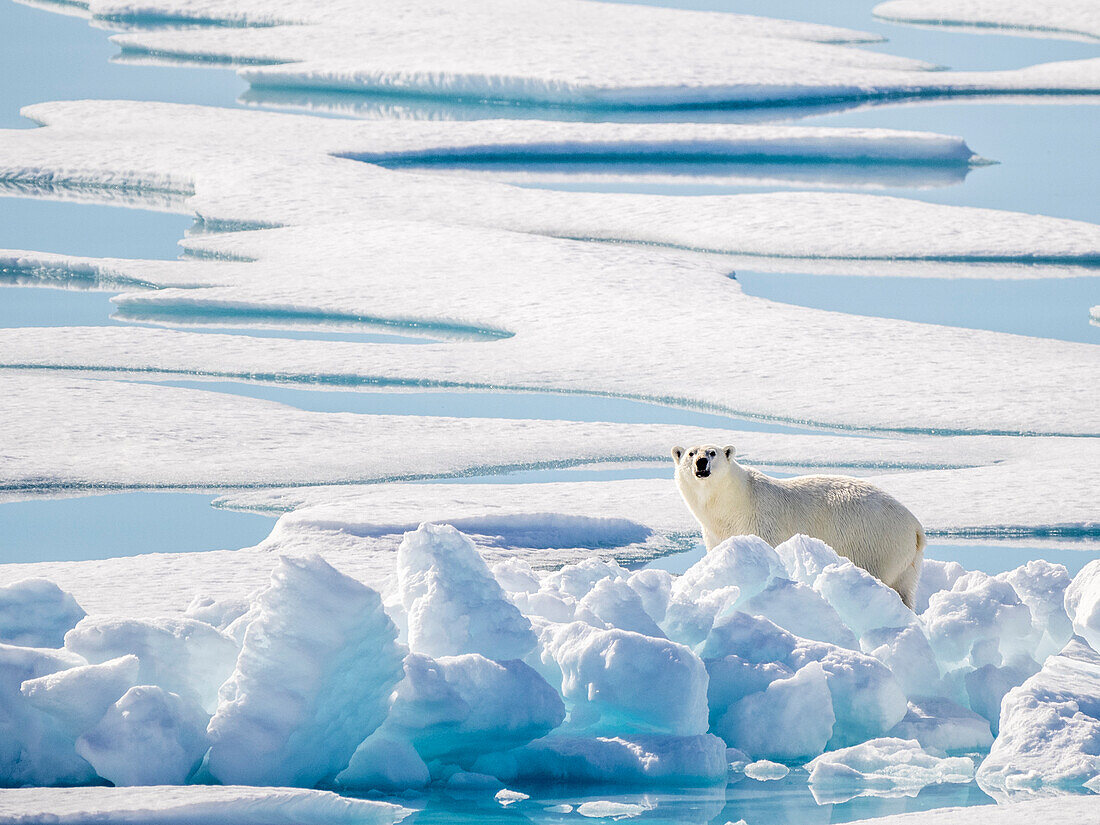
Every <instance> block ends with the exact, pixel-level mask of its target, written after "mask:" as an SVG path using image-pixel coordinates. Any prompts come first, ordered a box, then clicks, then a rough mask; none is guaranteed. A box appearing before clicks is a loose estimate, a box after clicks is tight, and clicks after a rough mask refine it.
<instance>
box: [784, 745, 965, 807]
mask: <svg viewBox="0 0 1100 825" xmlns="http://www.w3.org/2000/svg"><path fill="white" fill-rule="evenodd" d="M806 767H807V768H808V769H809V771H810V788H811V790H812V791H813V793H814V798H815V799H817V801H818V802H819V803H824V802H837V801H844V800H846V799H850V798H852V797H854V796H880V795H881V796H894V795H906V796H915V795H916V793H917V791H919V790H920V789H921V788H923V787H925V786H926V785H935V784H940V783H945V782H946V783H953V784H966V783H968V782H970V781H971V780H972V779H973V778H974V763H973V762H972V761H971V760H970V759H967V758H966V757H964V756H949V757H937V756H933V755H932V754H929V753H926V752H925V751H923V750H922V749H921V746H920V744H919V743H917V742H916V741H915V740H912V739H910V740H905V739H891V738H883V739H872V740H869V741H867V742H863V743H862V744H859V745H854V746H852V747H849V748H844V749H842V750H836V751H830V752H828V753H825V754H822V755H821V756H819V757H817V758H816V759H814V760H813V761H812V762H810V763H809V764H808V765H807V766H806Z"/></svg>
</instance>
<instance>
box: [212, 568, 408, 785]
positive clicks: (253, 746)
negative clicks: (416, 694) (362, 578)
mask: <svg viewBox="0 0 1100 825" xmlns="http://www.w3.org/2000/svg"><path fill="white" fill-rule="evenodd" d="M258 604H259V614H258V615H257V617H256V618H255V619H254V620H253V621H252V623H251V624H250V625H249V626H248V630H247V631H246V632H245V636H244V645H243V647H242V648H241V653H240V656H239V658H238V659H237V665H236V670H235V671H234V672H233V674H232V676H231V677H230V678H229V680H228V681H227V682H226V683H225V684H224V685H223V686H222V688H221V691H220V703H219V705H218V709H217V712H216V713H215V714H214V717H213V719H211V720H210V726H209V735H210V741H211V747H210V751H209V753H208V754H207V757H206V762H205V766H204V767H205V770H207V771H209V773H210V774H211V776H213V777H215V778H216V779H218V780H219V781H221V782H223V783H227V784H233V783H238V784H265V785H290V786H304V787H312V786H313V785H315V784H316V783H317V782H319V781H321V780H322V779H326V778H330V777H332V776H333V775H335V774H336V773H337V772H338V771H339V770H341V769H342V768H343V767H344V766H345V765H347V763H348V760H349V759H350V758H351V755H352V753H353V752H354V751H355V748H356V746H357V745H358V744H359V743H360V742H362V741H363V740H364V739H365V738H366V737H367V736H369V735H370V734H371V733H372V732H373V731H374V730H375V728H377V727H378V726H379V725H380V724H381V723H382V721H383V719H384V718H385V716H386V711H387V708H388V701H389V696H390V692H391V691H392V689H393V687H394V685H396V684H397V682H398V680H399V679H400V678H401V661H402V658H403V656H402V651H401V650H400V649H399V647H398V645H397V644H396V641H395V640H396V637H397V629H396V628H395V627H394V625H393V622H392V621H391V620H390V618H389V617H388V616H387V615H386V613H385V612H384V611H383V609H382V600H381V598H380V597H379V595H378V593H377V592H375V591H373V590H371V589H370V588H368V587H365V586H364V585H362V584H360V583H359V582H357V581H355V580H354V579H351V578H349V577H347V576H345V575H343V574H341V573H339V572H337V571H336V570H335V569H333V568H332V567H331V566H330V565H328V564H327V563H326V562H325V561H323V560H322V559H321V558H319V557H317V556H312V557H304V558H302V557H299V558H291V557H283V558H282V559H280V561H279V563H278V565H277V566H276V567H275V570H274V571H273V572H272V574H271V585H270V586H269V587H268V589H267V590H265V591H264V592H263V593H262V594H261V595H260V596H259V599H258Z"/></svg>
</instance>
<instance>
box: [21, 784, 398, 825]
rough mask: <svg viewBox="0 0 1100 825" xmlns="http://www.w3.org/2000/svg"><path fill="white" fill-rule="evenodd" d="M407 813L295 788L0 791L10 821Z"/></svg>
mask: <svg viewBox="0 0 1100 825" xmlns="http://www.w3.org/2000/svg"><path fill="white" fill-rule="evenodd" d="M410 813H411V811H410V810H408V809H407V808H402V807H399V806H397V805H391V804H390V803H388V802H373V801H368V800H365V799H349V798H348V797H344V796H338V795H336V794H334V793H330V792H328V791H310V790H298V789H295V788H242V787H219V786H210V785H198V786H190V787H186V786H185V787H174V786H153V787H144V788H21V789H17V790H6V791H4V792H3V793H2V794H0V820H3V821H4V822H9V823H12V824H13V825H85V823H88V822H115V823H123V824H124V825H152V824H156V825H159V823H164V825H180V823H185V822H186V823H191V824H192V825H272V823H297V825H395V823H397V822H400V821H401V820H402V819H404V818H405V817H406V816H408V815H409V814H410Z"/></svg>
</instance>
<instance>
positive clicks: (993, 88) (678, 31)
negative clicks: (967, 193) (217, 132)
mask: <svg viewBox="0 0 1100 825" xmlns="http://www.w3.org/2000/svg"><path fill="white" fill-rule="evenodd" d="M89 7H90V9H91V12H92V13H93V15H95V16H99V17H107V18H111V19H114V20H140V19H142V18H143V17H144V18H148V17H150V16H152V17H156V18H165V19H171V20H192V21H202V22H208V23H209V22H220V23H231V24H233V25H232V26H220V27H218V26H206V27H192V28H187V29H184V30H181V31H154V32H139V33H129V34H125V35H118V36H116V38H115V40H116V42H118V43H120V44H121V45H122V47H123V49H124V50H125V52H127V53H129V54H130V55H131V56H134V55H139V54H140V55H142V56H143V57H147V56H150V55H151V56H155V57H157V58H159V59H161V60H164V59H166V58H175V59H194V58H200V59H202V60H207V61H209V60H220V61H234V62H238V63H244V64H259V66H248V67H247V68H244V69H242V70H241V74H242V75H243V76H244V78H245V79H246V80H248V82H249V83H251V84H252V85H253V87H255V88H257V89H259V90H261V91H262V90H263V89H266V88H272V87H275V88H295V87H298V88H301V87H306V88H311V89H329V90H343V91H349V90H351V91H361V92H362V91H367V92H388V93H401V94H412V95H423V96H435V97H451V98H459V99H473V100H501V101H510V102H524V103H538V104H570V105H574V106H576V105H587V106H620V107H622V106H626V107H647V106H649V107H651V106H672V105H679V106H683V105H697V106H698V105H714V104H719V103H731V102H760V101H769V102H771V101H791V100H800V99H809V100H822V99H832V100H835V99H838V98H856V99H858V98H868V97H870V98H875V97H888V96H902V95H920V94H928V93H933V94H936V93H939V94H943V93H963V94H966V93H989V92H994V93H995V92H1005V91H1063V90H1083V89H1095V88H1096V85H1097V70H1096V66H1097V65H1100V64H1097V63H1096V61H1079V62H1077V63H1076V64H1073V63H1064V64H1046V65H1041V66H1037V67H1031V68H1029V69H1023V70H1019V71H1015V72H931V71H929V69H932V68H933V67H932V66H930V65H929V64H926V63H922V62H919V61H915V60H908V59H904V58H898V57H893V56H890V55H885V54H880V53H876V52H870V51H864V50H861V49H857V48H852V47H849V46H844V45H838V44H841V43H852V42H859V41H868V40H874V39H876V38H875V37H874V36H873V35H866V34H863V33H860V32H852V31H846V30H842V29H836V28H832V27H827V26H819V25H814V24H806V23H796V22H790V21H780V20H768V19H762V18H757V17H751V16H746V15H733V14H715V13H702V12H685V11H680V10H671V9H660V8H635V7H624V6H621V5H618V4H605V3H593V2H580V0H553V1H552V2H535V0H524V1H523V2H507V1H506V0H492V2H481V3H477V4H473V5H466V6H463V7H462V8H461V9H457V8H455V7H453V6H451V5H449V4H446V3H441V2H438V0H398V1H397V2H386V3H380V4H374V5H372V6H371V7H370V9H369V10H367V9H364V8H362V7H360V6H357V5H355V4H353V3H351V2H348V0H327V1H326V2H324V3H312V4H305V3H301V2H288V1H287V0H252V1H251V2H248V3H230V2H211V0H148V1H147V2H141V3H132V2H129V0H93V1H92V2H91V3H90V6H89ZM412 21H416V22H415V23H413V22H412ZM272 64H273V65H272Z"/></svg>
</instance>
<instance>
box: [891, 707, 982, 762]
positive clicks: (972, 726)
mask: <svg viewBox="0 0 1100 825" xmlns="http://www.w3.org/2000/svg"><path fill="white" fill-rule="evenodd" d="M889 735H890V737H892V738H894V739H906V740H916V741H917V742H918V743H919V744H920V746H921V747H922V748H924V749H925V750H926V751H929V752H932V753H934V754H940V753H943V754H961V753H976V752H979V751H987V750H988V749H989V746H990V745H992V744H993V734H992V733H991V732H990V728H989V721H988V720H987V719H985V718H984V717H982V716H980V715H978V714H977V713H974V712H973V711H970V710H967V709H966V708H964V707H962V706H960V705H957V704H955V703H954V702H952V701H951V700H950V699H943V698H938V697H922V698H920V699H918V700H916V701H911V702H910V703H909V712H908V713H906V714H905V718H904V719H902V720H901V721H900V722H898V723H897V724H896V725H894V727H893V728H891V729H890V731H889Z"/></svg>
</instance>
